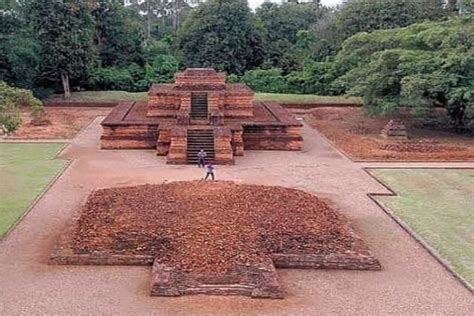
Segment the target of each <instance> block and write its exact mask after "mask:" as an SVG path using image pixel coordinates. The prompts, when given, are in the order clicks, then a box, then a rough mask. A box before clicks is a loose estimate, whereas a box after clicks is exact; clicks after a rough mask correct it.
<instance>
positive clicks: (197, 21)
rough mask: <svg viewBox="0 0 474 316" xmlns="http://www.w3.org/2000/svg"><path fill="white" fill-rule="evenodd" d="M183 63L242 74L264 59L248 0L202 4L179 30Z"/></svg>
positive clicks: (215, 0)
mask: <svg viewBox="0 0 474 316" xmlns="http://www.w3.org/2000/svg"><path fill="white" fill-rule="evenodd" d="M178 45H179V47H180V48H181V49H182V51H183V54H184V59H185V64H186V66H192V67H215V68H217V69H218V70H225V71H228V72H230V73H236V74H242V73H243V72H244V71H245V70H247V69H251V68H253V67H255V66H258V65H259V64H260V63H261V62H262V60H263V50H262V36H261V33H260V28H259V27H258V25H257V23H256V21H255V18H254V16H253V15H252V13H251V11H250V9H249V7H248V4H247V1H245V0H211V1H209V2H206V3H203V4H201V5H200V6H199V7H198V8H197V9H196V10H195V11H193V12H192V13H191V15H190V16H189V17H188V19H186V21H185V23H184V24H183V26H182V27H181V28H180V30H179V32H178Z"/></svg>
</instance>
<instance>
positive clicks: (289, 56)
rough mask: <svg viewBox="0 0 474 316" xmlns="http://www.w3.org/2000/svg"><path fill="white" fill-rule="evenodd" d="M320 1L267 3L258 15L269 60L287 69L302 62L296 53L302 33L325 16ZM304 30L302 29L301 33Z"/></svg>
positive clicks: (271, 63) (258, 11) (267, 61)
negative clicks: (296, 45)
mask: <svg viewBox="0 0 474 316" xmlns="http://www.w3.org/2000/svg"><path fill="white" fill-rule="evenodd" d="M324 10H327V9H325V8H321V7H320V5H319V1H316V2H315V3H304V4H298V3H286V4H283V5H278V4H275V3H264V4H263V5H262V6H261V7H259V8H258V9H257V12H256V15H257V17H258V19H259V20H260V21H261V23H262V25H263V27H264V29H265V37H264V39H265V52H266V56H265V57H266V64H270V65H271V66H274V67H278V68H282V69H283V70H285V71H289V70H292V69H293V68H298V67H299V66H301V65H300V64H301V62H302V61H301V59H300V58H299V57H300V56H298V54H295V47H294V46H295V44H296V43H297V41H298V33H299V32H301V31H306V30H309V29H310V28H311V26H312V25H313V24H315V23H316V22H317V21H318V20H319V19H320V18H321V17H322V16H323V11H324ZM300 34H301V33H300Z"/></svg>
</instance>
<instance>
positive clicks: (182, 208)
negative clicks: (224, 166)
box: [73, 181, 356, 272]
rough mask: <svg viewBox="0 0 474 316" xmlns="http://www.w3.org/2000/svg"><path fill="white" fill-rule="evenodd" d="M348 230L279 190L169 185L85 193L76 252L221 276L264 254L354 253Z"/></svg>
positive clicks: (312, 202) (306, 197)
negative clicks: (138, 258) (149, 259)
mask: <svg viewBox="0 0 474 316" xmlns="http://www.w3.org/2000/svg"><path fill="white" fill-rule="evenodd" d="M355 241H356V240H355V238H354V235H353V233H352V230H351V229H350V227H349V226H348V225H347V224H346V223H345V221H344V220H343V219H342V218H341V216H340V215H338V213H336V212H335V211H334V210H333V209H332V208H330V207H329V206H328V205H327V204H326V203H325V202H323V201H321V200H320V199H318V198H317V197H315V196H313V195H310V194H308V193H305V192H302V191H298V190H293V189H286V188H282V187H266V186H256V185H237V184H234V183H232V182H202V181H195V182H176V183H170V184H164V185H144V186H136V187H125V188H113V189H103V190H98V191H95V192H94V193H92V195H91V196H90V197H89V200H88V201H87V203H86V204H85V205H84V207H83V209H82V213H81V216H80V218H79V220H78V224H77V228H76V231H75V234H74V243H73V249H74V251H75V252H76V253H80V254H84V253H93V252H95V251H104V250H107V251H109V252H110V253H113V254H119V255H138V254H140V255H151V256H154V257H156V258H157V260H159V261H160V262H161V263H165V264H167V265H169V266H173V267H179V268H180V269H182V270H185V271H199V272H204V271H208V272H225V271H227V270H229V269H230V268H232V267H233V266H236V265H241V264H243V265H245V264H257V263H261V262H262V261H264V260H268V255H269V254H272V253H286V254H292V253H295V254H298V253H306V254H331V253H344V252H346V251H351V250H354V247H355V246H356V243H355Z"/></svg>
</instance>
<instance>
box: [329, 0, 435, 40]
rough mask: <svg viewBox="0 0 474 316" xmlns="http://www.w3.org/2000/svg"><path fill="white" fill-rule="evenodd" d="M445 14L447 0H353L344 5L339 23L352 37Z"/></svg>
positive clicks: (344, 35) (338, 25)
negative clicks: (359, 33) (360, 33)
mask: <svg viewBox="0 0 474 316" xmlns="http://www.w3.org/2000/svg"><path fill="white" fill-rule="evenodd" d="M443 14H444V1H443V0H390V1H378V0H350V1H347V2H345V3H344V4H343V5H342V7H341V8H340V10H339V12H338V14H337V18H336V20H337V21H336V23H337V27H338V29H339V31H340V32H341V34H342V35H343V38H348V37H350V36H352V35H354V34H356V33H358V32H371V31H374V30H380V29H391V28H396V27H403V26H407V25H410V24H413V23H415V22H420V21H423V20H425V19H429V20H436V19H439V18H440V17H442V16H443Z"/></svg>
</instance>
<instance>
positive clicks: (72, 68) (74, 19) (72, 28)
mask: <svg viewBox="0 0 474 316" xmlns="http://www.w3.org/2000/svg"><path fill="white" fill-rule="evenodd" d="M30 10H31V14H30V16H31V18H32V22H33V25H34V29H35V32H36V34H37V38H38V39H39V42H40V45H41V50H42V56H43V58H42V65H41V69H42V76H43V79H44V80H45V81H50V82H52V83H56V82H57V81H58V79H60V82H61V83H62V86H63V90H64V97H65V98H69V97H70V91H71V90H70V81H71V80H76V81H77V80H80V79H83V78H84V77H85V76H86V74H87V69H88V68H89V66H90V64H91V62H92V60H93V59H94V51H93V46H92V39H93V34H94V20H93V17H92V14H91V7H90V3H89V2H85V1H74V0H37V1H33V2H31V4H30Z"/></svg>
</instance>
